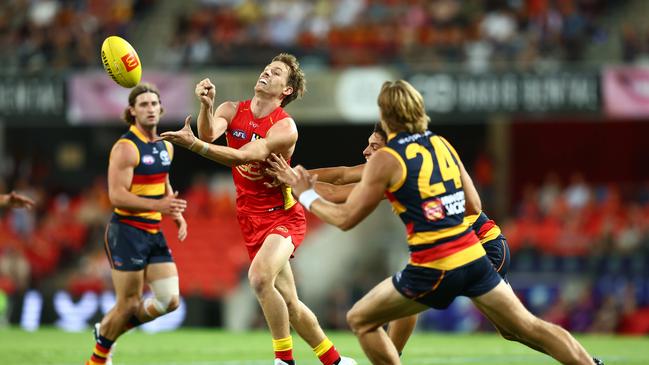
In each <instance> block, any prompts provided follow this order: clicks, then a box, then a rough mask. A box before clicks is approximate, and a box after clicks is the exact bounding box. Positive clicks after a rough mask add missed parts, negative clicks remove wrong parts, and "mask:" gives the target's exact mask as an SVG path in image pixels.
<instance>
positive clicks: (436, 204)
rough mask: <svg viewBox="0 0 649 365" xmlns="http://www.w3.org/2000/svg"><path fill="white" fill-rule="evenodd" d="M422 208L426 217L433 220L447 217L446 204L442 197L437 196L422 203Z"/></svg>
mask: <svg viewBox="0 0 649 365" xmlns="http://www.w3.org/2000/svg"><path fill="white" fill-rule="evenodd" d="M421 209H422V210H423V211H424V217H426V219H428V220H429V221H431V222H436V221H439V220H442V219H444V218H446V212H444V205H443V204H442V200H441V199H440V198H435V199H433V200H428V201H425V202H423V203H421Z"/></svg>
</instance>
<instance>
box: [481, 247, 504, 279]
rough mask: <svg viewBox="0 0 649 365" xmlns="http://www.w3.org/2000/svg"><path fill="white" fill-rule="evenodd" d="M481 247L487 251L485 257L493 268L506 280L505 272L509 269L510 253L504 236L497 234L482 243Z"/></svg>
mask: <svg viewBox="0 0 649 365" xmlns="http://www.w3.org/2000/svg"><path fill="white" fill-rule="evenodd" d="M482 247H484V249H485V251H487V257H488V258H489V261H491V263H492V264H493V265H494V268H495V269H496V271H497V272H498V274H499V275H500V277H501V278H503V280H505V281H507V272H508V271H509V262H510V258H511V255H510V253H509V245H508V244H507V240H506V239H505V237H503V236H498V237H497V238H495V239H493V240H491V241H488V242H485V243H484V244H482Z"/></svg>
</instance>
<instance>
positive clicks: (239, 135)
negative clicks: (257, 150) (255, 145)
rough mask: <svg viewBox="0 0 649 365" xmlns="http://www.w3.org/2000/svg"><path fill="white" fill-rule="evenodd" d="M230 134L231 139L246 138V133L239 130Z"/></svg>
mask: <svg viewBox="0 0 649 365" xmlns="http://www.w3.org/2000/svg"><path fill="white" fill-rule="evenodd" d="M230 134H232V137H234V138H239V139H246V137H248V135H247V134H246V132H244V131H242V130H241V129H234V130H233V131H232V132H231V133H230Z"/></svg>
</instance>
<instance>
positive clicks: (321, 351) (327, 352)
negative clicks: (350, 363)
mask: <svg viewBox="0 0 649 365" xmlns="http://www.w3.org/2000/svg"><path fill="white" fill-rule="evenodd" d="M313 352H315V354H316V356H317V357H318V359H320V361H321V362H322V364H323V365H334V364H338V363H339V362H340V354H339V353H338V350H336V348H335V347H334V344H333V342H331V341H330V340H329V339H328V338H326V337H325V339H324V340H322V342H320V344H319V345H318V346H316V347H315V348H314V349H313Z"/></svg>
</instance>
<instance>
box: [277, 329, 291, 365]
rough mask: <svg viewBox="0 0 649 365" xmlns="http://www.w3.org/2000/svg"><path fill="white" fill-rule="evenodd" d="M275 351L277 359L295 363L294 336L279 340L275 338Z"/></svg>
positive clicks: (289, 363)
mask: <svg viewBox="0 0 649 365" xmlns="http://www.w3.org/2000/svg"><path fill="white" fill-rule="evenodd" d="M273 351H275V358H276V359H280V360H282V361H284V362H285V363H287V364H288V365H295V360H293V338H292V337H291V336H288V337H286V338H280V339H277V340H276V339H274V338H273Z"/></svg>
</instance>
